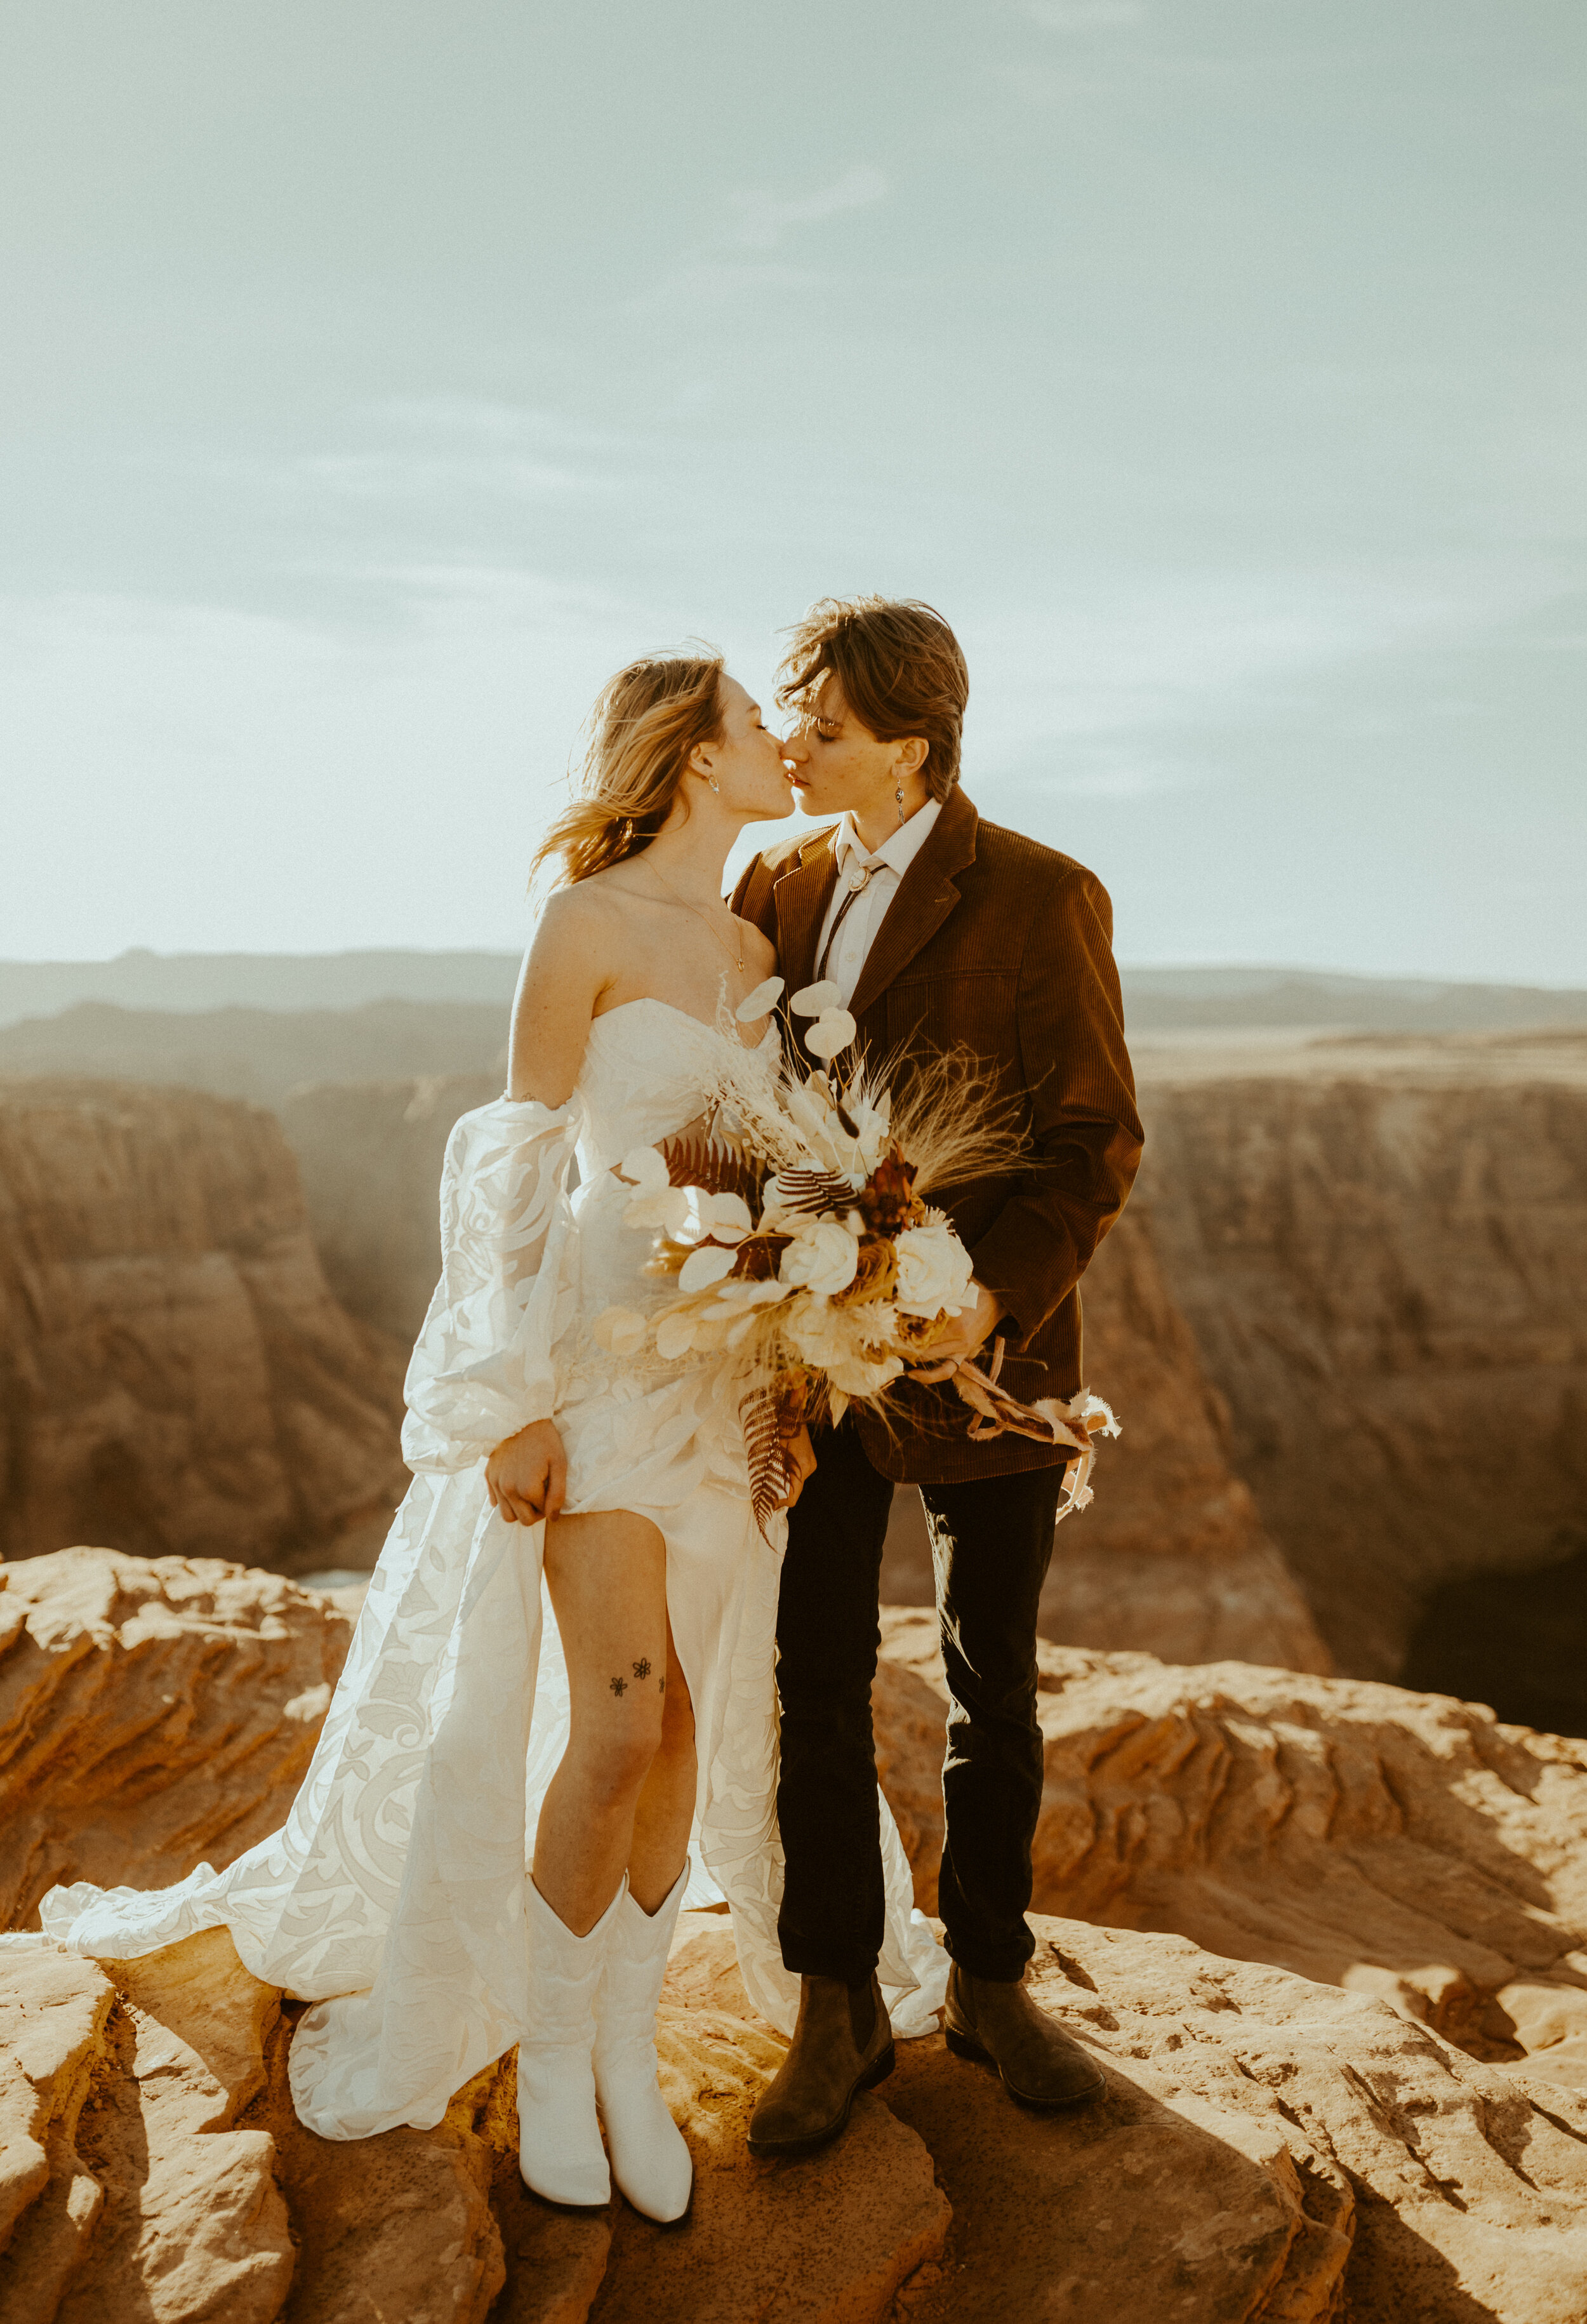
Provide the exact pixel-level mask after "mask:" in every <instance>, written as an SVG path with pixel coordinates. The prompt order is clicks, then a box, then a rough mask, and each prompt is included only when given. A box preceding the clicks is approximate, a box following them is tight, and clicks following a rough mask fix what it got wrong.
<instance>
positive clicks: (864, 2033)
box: [749, 1976, 894, 2155]
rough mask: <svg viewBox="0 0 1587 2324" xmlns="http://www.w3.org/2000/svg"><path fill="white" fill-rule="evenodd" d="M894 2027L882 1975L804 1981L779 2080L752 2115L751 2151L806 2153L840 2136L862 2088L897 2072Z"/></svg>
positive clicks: (806, 1979) (774, 2153)
mask: <svg viewBox="0 0 1587 2324" xmlns="http://www.w3.org/2000/svg"><path fill="white" fill-rule="evenodd" d="M893 2063H894V2058H893V2027H892V2024H891V2023H890V2022H889V2020H888V2016H887V2010H886V2005H885V2002H884V2001H883V1999H882V1987H881V1984H880V1982H879V1980H878V1979H877V1978H876V1977H874V1976H873V1978H871V1981H870V1983H869V1985H868V1986H865V1985H859V1986H851V1985H845V1984H844V1982H843V1980H842V1978H837V1977H806V1978H801V1979H800V1981H799V2021H798V2023H797V2024H796V2025H795V2026H794V2028H793V2041H792V2043H790V2044H789V2048H788V2054H787V2056H786V2057H785V2058H784V2061H783V2062H782V2065H781V2066H780V2068H779V2069H778V2070H777V2072H776V2074H775V2077H774V2079H773V2080H771V2081H770V2082H768V2083H767V2085H766V2089H765V2090H764V2091H763V2092H762V2093H761V2098H760V2103H759V2104H758V2106H757V2107H756V2109H755V2112H754V2114H753V2115H752V2116H750V2121H749V2152H750V2153H751V2154H760V2155H778V2154H782V2155H788V2154H809V2153H813V2151H814V2150H815V2148H817V2147H818V2146H825V2144H827V2142H828V2140H829V2139H832V2138H836V2137H837V2135H838V2133H839V2131H840V2130H841V2129H842V2128H843V2126H844V2125H845V2124H846V2123H847V2122H848V2120H849V2108H850V2107H852V2106H853V2104H854V2101H855V2098H856V2097H857V2096H858V2093H859V2092H860V2091H861V2090H869V2089H875V2088H876V2084H877V2083H878V2082H884V2081H885V2080H886V2079H887V2076H888V2075H889V2074H890V2073H891V2072H892V2071H893Z"/></svg>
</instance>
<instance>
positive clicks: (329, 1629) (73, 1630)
mask: <svg viewBox="0 0 1587 2324" xmlns="http://www.w3.org/2000/svg"><path fill="white" fill-rule="evenodd" d="M352 1634H353V1633H352V1625H351V1623H350V1622H349V1621H348V1619H347V1618H346V1616H345V1615H344V1613H342V1612H341V1611H339V1610H338V1609H337V1608H336V1607H335V1605H334V1604H333V1603H332V1602H331V1601H330V1600H327V1599H325V1598H321V1597H318V1596H316V1595H315V1594H314V1593H312V1592H310V1591H304V1590H299V1589H297V1588H295V1587H294V1586H293V1584H292V1583H291V1582H287V1581H283V1580H282V1579H281V1577H280V1575H279V1574H275V1573H266V1572H258V1571H245V1570H244V1569H243V1568H242V1567H240V1566H234V1565H225V1564H221V1563H218V1562H216V1561H209V1560H203V1559H197V1560H188V1559H186V1558H179V1557H172V1558H161V1559H158V1560H155V1561H152V1562H151V1561H148V1560H145V1559H143V1558H138V1557H124V1556H121V1555H119V1554H117V1553H116V1552H115V1551H114V1550H108V1549H67V1550H60V1551H57V1552H56V1553H55V1554H53V1555H50V1556H47V1557H34V1558H28V1559H26V1560H24V1561H23V1563H19V1564H14V1565H8V1566H4V1567H0V1834H3V1835H4V1838H3V1840H0V1926H3V1927H5V1928H8V1929H22V1928H30V1927H32V1928H36V1927H37V1926H38V1918H37V1907H38V1902H39V1899H40V1897H41V1895H43V1894H44V1892H45V1890H46V1889H47V1888H50V1887H52V1886H54V1885H55V1884H56V1882H58V1881H59V1882H62V1883H69V1882H71V1881H74V1880H91V1881H93V1882H94V1883H96V1885H97V1886H100V1887H112V1888H114V1887H120V1886H129V1887H134V1888H159V1887H163V1886H166V1885H167V1884H168V1883H169V1882H171V1881H176V1880H181V1879H185V1878H186V1877H187V1875H188V1873H189V1872H191V1871H192V1869H193V1867H194V1866H195V1865H197V1864H199V1863H203V1862H208V1863H210V1864H212V1865H214V1866H215V1867H216V1870H217V1871H218V1870H221V1869H223V1868H224V1867H225V1866H226V1865H228V1864H230V1863H233V1862H234V1860H235V1858H237V1857H239V1856H241V1855H242V1854H243V1850H244V1849H249V1848H252V1846H253V1844H254V1842H255V1841H256V1840H262V1839H264V1838H265V1836H266V1835H267V1834H268V1833H270V1832H271V1831H275V1830H276V1829H277V1827H278V1826H279V1825H280V1824H281V1823H282V1822H284V1821H285V1820H286V1814H287V1810H288V1809H289V1806H290V1805H291V1803H292V1799H293V1796H294V1794H296V1792H297V1789H298V1784H300V1783H301V1781H302V1779H303V1776H304V1775H305V1773H306V1772H307V1766H308V1762H309V1759H310V1758H311V1757H312V1756H313V1752H314V1746H315V1743H316V1740H317V1738H318V1735H319V1730H320V1726H321V1722H322V1721H323V1720H324V1718H325V1715H326V1709H327V1708H328V1706H329V1703H330V1700H331V1695H332V1692H333V1691H334V1689H335V1683H336V1679H337V1677H338V1676H339V1674H340V1672H341V1668H342V1664H343V1662H344V1659H345V1656H346V1653H347V1647H348V1644H349V1641H350V1639H351V1637H352Z"/></svg>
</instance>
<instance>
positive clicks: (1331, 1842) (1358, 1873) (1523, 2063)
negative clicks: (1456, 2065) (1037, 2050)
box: [873, 1607, 1587, 2091]
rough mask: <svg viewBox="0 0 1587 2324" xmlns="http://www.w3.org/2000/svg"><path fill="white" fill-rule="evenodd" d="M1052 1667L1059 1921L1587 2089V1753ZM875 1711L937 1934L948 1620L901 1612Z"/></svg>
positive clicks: (1221, 1672) (1234, 1679)
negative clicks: (1317, 1995) (1315, 1997)
mask: <svg viewBox="0 0 1587 2324" xmlns="http://www.w3.org/2000/svg"><path fill="white" fill-rule="evenodd" d="M1039 1654H1040V1658H1041V1692H1040V1694H1039V1697H1038V1706H1037V1708H1038V1716H1039V1718H1040V1720H1041V1734H1042V1740H1043V1750H1044V1757H1045V1779H1044V1787H1043V1794H1042V1803H1041V1818H1040V1821H1039V1822H1038V1824H1037V1828H1036V1834H1035V1841H1034V1848H1033V1868H1034V1899H1035V1904H1036V1906H1037V1908H1038V1909H1039V1910H1041V1911H1043V1912H1049V1913H1064V1914H1071V1915H1073V1916H1075V1917H1076V1918H1078V1919H1082V1920H1086V1921H1093V1922H1097V1923H1106V1924H1108V1925H1110V1926H1113V1927H1116V1928H1133V1929H1155V1930H1159V1931H1173V1932H1178V1933H1179V1935H1181V1936H1184V1937H1188V1938H1189V1939H1191V1940H1192V1941H1194V1942H1195V1943H1197V1944H1198V1945H1202V1946H1205V1947H1206V1950H1208V1951H1209V1952H1215V1953H1220V1954H1227V1955H1228V1956H1230V1958H1231V1959H1234V1960H1254V1961H1266V1962H1269V1963H1270V1964H1273V1965H1276V1966H1279V1967H1282V1968H1284V1969H1293V1970H1295V1971H1297V1972H1298V1974H1299V1975H1300V1976H1302V1977H1307V1978H1313V1979H1315V1980H1316V1982H1318V1983H1320V1984H1326V1985H1331V1986H1339V1987H1344V1988H1346V1989H1348V1990H1349V1991H1352V1992H1357V1993H1368V1994H1376V1995H1378V1996H1380V1997H1382V1998H1384V1999H1385V2000H1387V2001H1388V2002H1389V2003H1390V2005H1391V2006H1393V2007H1394V2008H1396V2009H1398V2010H1400V2011H1402V2012H1404V2013H1405V2014H1407V2015H1409V2016H1412V2017H1414V2018H1416V2019H1417V2020H1419V2021H1421V2022H1424V2023H1426V2024H1430V2025H1433V2026H1435V2027H1436V2029H1437V2030H1438V2031H1439V2032H1440V2033H1444V2034H1445V2035H1446V2036H1447V2037H1448V2038H1449V2039H1450V2040H1452V2041H1454V2042H1455V2043H1458V2044H1459V2045H1460V2046H1461V2047H1462V2048H1463V2049H1464V2050H1466V2051H1467V2052H1469V2053H1470V2054H1471V2055H1472V2056H1473V2057H1475V2058H1478V2059H1482V2060H1484V2061H1490V2062H1497V2063H1500V2064H1503V2065H1505V2066H1507V2067H1514V2068H1517V2069H1518V2070H1520V2069H1524V2070H1526V2071H1527V2072H1528V2073H1532V2074H1537V2075H1541V2076H1544V2077H1546V2079H1548V2080H1551V2081H1555V2082H1558V2083H1562V2084H1564V2085H1567V2086H1571V2087H1573V2088H1575V2089H1580V2090H1582V2091H1587V1742H1577V1741H1574V1740H1572V1739H1571V1738H1564V1737H1560V1736H1555V1735H1542V1734H1535V1733H1532V1732H1531V1731H1529V1730H1528V1729H1525V1728H1514V1727H1505V1726H1501V1725H1500V1723H1499V1722H1498V1721H1497V1720H1495V1719H1494V1717H1493V1714H1492V1713H1491V1711H1488V1710H1486V1709H1485V1708H1484V1707H1483V1706H1482V1705H1481V1704H1473V1703H1466V1702H1458V1701H1453V1700H1452V1699H1450V1698H1449V1697H1447V1696H1444V1695H1420V1694H1412V1693H1409V1692H1407V1691H1406V1690H1405V1689H1403V1688H1400V1687H1395V1686H1385V1685H1381V1684H1376V1683H1370V1682H1365V1681H1361V1680H1352V1679H1329V1678H1322V1677H1317V1676H1314V1675H1311V1674H1305V1673H1299V1672H1294V1671H1283V1670H1263V1669H1261V1668H1258V1667H1256V1666H1253V1665H1250V1664H1246V1663H1234V1662H1229V1663H1217V1664H1207V1665H1200V1666H1196V1667H1189V1668H1181V1667H1175V1666H1173V1665H1165V1664H1162V1663H1159V1662H1155V1661H1153V1660H1152V1658H1151V1656H1150V1655H1098V1654H1084V1653H1079V1652H1077V1651H1075V1650H1074V1649H1072V1648H1066V1647H1062V1646H1049V1645H1048V1644H1047V1643H1046V1642H1045V1641H1043V1642H1042V1643H1041V1646H1040V1647H1039ZM873 1701H874V1708H875V1714H876V1750H877V1764H878V1768H879V1772H880V1775H881V1780H882V1784H883V1788H884V1789H885V1792H886V1794H887V1797H888V1799H889V1800H890V1801H891V1802H892V1803H893V1809H894V1814H895V1815H896V1817H897V1819H898V1825H899V1831H900V1834H901V1837H902V1838H903V1840H904V1848H905V1850H906V1851H907V1853H908V1855H909V1858H910V1861H911V1864H912V1865H913V1869H914V1877H915V1895H916V1900H917V1902H918V1903H919V1904H921V1905H922V1908H923V1909H924V1910H926V1911H931V1910H932V1909H933V1908H934V1905H935V1902H936V1894H937V1870H938V1864H939V1860H940V1853H941V1846H942V1786H941V1769H942V1758H943V1750H944V1745H945V1740H946V1720H947V1710H948V1696H947V1684H946V1680H945V1676H944V1673H943V1667H942V1661H941V1657H940V1653H939V1650H938V1645H937V1637H936V1625H935V1623H934V1621H933V1620H932V1619H931V1617H930V1616H929V1615H927V1614H925V1613H923V1612H920V1611H917V1610H915V1609H905V1608H903V1607H891V1608H888V1609H885V1611H884V1614H883V1645H882V1661H881V1665H880V1668H879V1670H878V1672H877V1676H876V1691H875V1695H874V1698H873Z"/></svg>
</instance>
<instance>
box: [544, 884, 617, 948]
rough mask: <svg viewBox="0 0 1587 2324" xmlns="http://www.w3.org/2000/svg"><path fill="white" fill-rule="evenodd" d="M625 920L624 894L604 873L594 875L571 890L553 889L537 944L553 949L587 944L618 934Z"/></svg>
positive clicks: (546, 906)
mask: <svg viewBox="0 0 1587 2324" xmlns="http://www.w3.org/2000/svg"><path fill="white" fill-rule="evenodd" d="M622 919H623V894H622V890H621V888H620V886H618V887H614V886H613V885H612V884H611V883H610V879H609V876H608V874H607V873H606V872H604V871H593V872H592V873H591V875H590V877H589V878H588V879H587V880H577V881H574V882H573V886H572V887H570V888H555V889H553V890H552V892H551V894H550V895H549V896H547V898H546V901H545V903H544V904H543V905H542V907H541V909H540V915H539V920H538V924H537V929H536V943H537V944H540V943H542V942H543V943H545V944H546V945H547V946H548V947H550V948H551V949H553V950H560V949H561V948H562V947H563V946H564V945H584V944H588V943H590V942H591V940H592V938H599V937H600V936H601V935H602V934H603V933H608V932H611V933H615V931H616V930H617V929H618V928H619V927H620V926H621V924H622Z"/></svg>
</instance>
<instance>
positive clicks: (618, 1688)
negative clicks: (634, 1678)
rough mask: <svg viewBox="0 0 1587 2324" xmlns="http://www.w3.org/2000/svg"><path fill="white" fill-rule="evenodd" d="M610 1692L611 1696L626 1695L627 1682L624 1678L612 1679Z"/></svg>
mask: <svg viewBox="0 0 1587 2324" xmlns="http://www.w3.org/2000/svg"><path fill="white" fill-rule="evenodd" d="M611 1691H612V1692H613V1694H627V1692H628V1680H627V1679H626V1678H614V1679H613V1680H612V1682H611Z"/></svg>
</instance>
